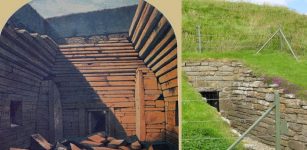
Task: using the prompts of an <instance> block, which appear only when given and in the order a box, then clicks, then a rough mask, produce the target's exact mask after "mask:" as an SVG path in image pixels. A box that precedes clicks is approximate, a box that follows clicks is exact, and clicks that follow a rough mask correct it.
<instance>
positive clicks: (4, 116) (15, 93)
mask: <svg viewBox="0 0 307 150" xmlns="http://www.w3.org/2000/svg"><path fill="white" fill-rule="evenodd" d="M57 51H58V46H57V44H55V42H54V41H53V40H52V39H51V38H49V37H48V36H44V35H39V34H36V33H29V32H27V31H26V30H21V29H15V28H13V27H11V26H6V27H5V28H4V29H3V31H2V33H1V36H0V149H1V150H8V149H9V148H10V147H20V148H27V147H28V146H29V145H30V135H31V134H33V133H40V134H42V135H44V136H45V138H46V139H47V140H50V141H54V140H57V139H60V138H62V134H61V132H62V130H61V125H62V123H61V122H62V120H61V118H58V119H57V120H55V119H54V118H57V117H58V116H61V115H62V114H61V111H59V110H58V109H61V103H60V99H59V93H58V92H57V90H56V88H57V86H56V85H54V82H53V81H52V70H51V68H52V67H53V65H54V62H55V55H56V53H57ZM16 103H18V104H17V105H16ZM16 107H18V112H17V113H18V114H17V113H14V110H15V108H16ZM14 114H16V115H14ZM15 116H16V117H15ZM14 118H17V119H18V122H15V121H12V120H14Z"/></svg>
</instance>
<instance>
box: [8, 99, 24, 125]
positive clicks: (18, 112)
mask: <svg viewBox="0 0 307 150" xmlns="http://www.w3.org/2000/svg"><path fill="white" fill-rule="evenodd" d="M10 120H11V127H12V128H13V127H18V126H21V125H22V102H21V101H11V103H10Z"/></svg>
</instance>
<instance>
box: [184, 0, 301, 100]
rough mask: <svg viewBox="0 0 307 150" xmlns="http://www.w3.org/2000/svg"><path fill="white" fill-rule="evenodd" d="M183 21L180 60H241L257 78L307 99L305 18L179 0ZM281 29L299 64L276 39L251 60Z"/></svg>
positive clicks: (283, 11) (207, 0)
mask: <svg viewBox="0 0 307 150" xmlns="http://www.w3.org/2000/svg"><path fill="white" fill-rule="evenodd" d="M182 22H183V52H182V54H183V55H182V58H183V60H201V59H209V58H213V59H235V60H239V61H242V62H244V63H245V64H246V65H247V66H249V67H251V68H252V69H253V70H254V71H255V72H256V73H257V74H260V75H263V76H267V77H269V78H281V79H282V80H283V81H285V82H286V83H285V84H284V85H285V86H283V88H285V89H286V90H288V91H290V92H293V93H295V94H296V95H297V96H298V97H299V98H301V99H307V55H306V54H307V34H306V29H307V16H306V15H301V14H298V13H296V12H294V11H292V10H289V9H287V8H285V7H276V6H274V7H273V6H267V5H264V6H261V5H255V4H251V3H244V2H237V3H233V2H227V1H224V0H183V21H182ZM196 25H201V27H202V28H201V30H202V34H203V37H202V39H203V40H205V41H203V42H204V43H203V44H202V46H203V49H204V50H203V52H202V53H199V52H197V38H196V32H195V27H196ZM279 26H282V27H283V29H284V31H285V34H286V36H287V38H288V39H289V41H290V43H291V45H292V47H293V48H294V50H295V52H296V53H297V54H298V55H299V59H300V61H299V62H296V61H295V59H294V58H293V57H292V56H291V52H290V51H289V49H287V47H286V45H285V43H284V44H283V48H282V49H281V48H280V47H281V45H280V39H279V38H274V39H273V41H272V42H270V43H269V45H268V46H267V47H266V48H265V49H263V50H262V52H261V54H259V55H254V54H255V52H256V51H257V49H259V48H260V47H261V45H262V44H264V42H265V41H266V40H267V39H268V37H269V36H270V34H271V33H273V32H274V31H275V30H276V29H277V28H278V27H279ZM207 35H209V36H207ZM220 36H222V37H220ZM206 42H209V43H206ZM289 83H290V84H289ZM291 84H294V86H292V85H291ZM289 85H290V86H289Z"/></svg>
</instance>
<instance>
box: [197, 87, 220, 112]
mask: <svg viewBox="0 0 307 150" xmlns="http://www.w3.org/2000/svg"><path fill="white" fill-rule="evenodd" d="M200 94H201V95H202V97H204V98H206V101H207V103H208V104H209V105H210V106H212V107H214V108H216V109H217V111H220V104H219V92H218V91H203V92H200Z"/></svg>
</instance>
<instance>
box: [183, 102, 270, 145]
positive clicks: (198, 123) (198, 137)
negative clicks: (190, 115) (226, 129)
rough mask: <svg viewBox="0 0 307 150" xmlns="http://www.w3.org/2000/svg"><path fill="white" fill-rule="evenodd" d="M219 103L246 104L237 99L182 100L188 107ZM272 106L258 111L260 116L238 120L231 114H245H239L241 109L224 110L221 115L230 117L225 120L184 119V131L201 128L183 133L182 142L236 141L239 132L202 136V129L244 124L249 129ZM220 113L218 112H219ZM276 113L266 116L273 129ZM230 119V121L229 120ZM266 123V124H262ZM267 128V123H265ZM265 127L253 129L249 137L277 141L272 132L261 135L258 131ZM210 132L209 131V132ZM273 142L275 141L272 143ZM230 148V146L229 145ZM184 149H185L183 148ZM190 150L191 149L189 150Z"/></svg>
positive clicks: (248, 116) (260, 126) (250, 116)
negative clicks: (187, 128)
mask: <svg viewBox="0 0 307 150" xmlns="http://www.w3.org/2000/svg"><path fill="white" fill-rule="evenodd" d="M217 100H218V101H219V102H227V103H228V102H232V103H233V104H234V103H236V102H244V100H242V99H236V98H228V99H205V98H204V100H194V99H184V100H182V103H183V105H186V104H190V103H197V104H199V103H207V102H210V101H217ZM271 105H273V103H271V104H270V105H268V106H266V107H265V108H264V110H263V111H258V114H254V115H244V118H238V117H237V116H232V115H231V113H236V114H241V115H242V114H244V112H239V109H240V108H236V109H233V110H232V111H225V110H222V111H221V112H219V113H224V114H227V115H228V118H227V119H226V118H224V117H222V116H223V115H221V119H211V120H189V119H186V120H185V119H183V120H182V125H183V130H184V129H185V127H188V126H194V127H198V128H200V131H199V132H197V133H188V131H186V132H185V131H183V133H184V134H183V138H182V141H183V142H184V143H186V144H188V143H189V142H193V141H198V142H208V141H212V142H213V141H214V143H215V142H217V141H221V140H230V141H231V140H234V139H237V138H238V137H239V132H238V131H235V130H233V129H232V131H233V133H232V135H229V136H208V135H204V134H202V132H201V128H206V126H210V125H212V124H214V126H215V127H217V128H218V126H220V125H221V126H224V124H229V125H230V126H231V124H236V125H238V124H240V125H239V126H242V125H243V124H244V125H245V126H246V128H248V127H249V126H251V125H252V124H253V123H254V122H256V121H257V120H258V119H259V117H260V116H261V115H262V114H263V113H264V111H265V110H266V109H268V108H269V107H270V106H271ZM217 113H218V112H217ZM274 115H275V113H274V111H272V112H270V113H269V115H268V116H266V118H270V119H272V120H273V122H272V125H271V126H272V127H274V126H275V125H274V123H275V120H274ZM228 119H229V120H228ZM262 123H264V122H262ZM264 124H266V125H264V126H266V127H267V125H268V124H267V123H264ZM262 127H263V125H259V126H258V127H256V128H255V129H253V130H252V131H251V133H249V134H248V136H247V137H252V138H256V139H262V140H265V139H275V132H274V133H270V132H263V133H260V132H259V131H258V128H262ZM244 130H246V129H243V130H242V128H241V133H242V132H244ZM208 132H209V131H208ZM272 142H273V141H272ZM229 146H230V145H229ZM183 149H185V148H184V147H183ZM187 149H189V148H187Z"/></svg>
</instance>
